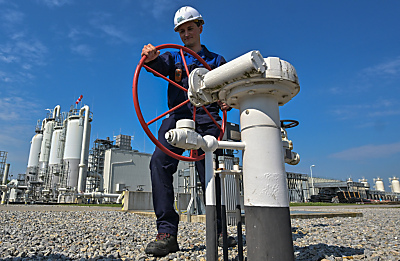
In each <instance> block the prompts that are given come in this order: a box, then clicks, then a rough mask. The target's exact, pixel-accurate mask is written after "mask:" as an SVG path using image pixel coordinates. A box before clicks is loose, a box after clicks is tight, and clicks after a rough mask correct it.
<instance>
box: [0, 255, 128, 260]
mask: <svg viewBox="0 0 400 261" xmlns="http://www.w3.org/2000/svg"><path fill="white" fill-rule="evenodd" d="M28 260H29V261H31V260H53V261H55V260H82V261H84V260H107V261H122V260H132V259H126V258H124V259H122V258H121V257H120V256H118V255H112V254H110V255H108V256H96V257H93V258H89V257H88V256H86V257H80V258H71V257H68V256H65V255H62V254H50V255H48V256H44V255H22V256H17V257H0V261H28ZM133 260H135V259H133Z"/></svg>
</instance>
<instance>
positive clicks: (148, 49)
mask: <svg viewBox="0 0 400 261" xmlns="http://www.w3.org/2000/svg"><path fill="white" fill-rule="evenodd" d="M143 55H145V56H147V58H146V60H144V62H145V63H148V62H151V61H153V60H154V59H156V58H157V57H158V56H159V55H160V51H158V50H157V49H156V48H155V47H154V46H153V45H152V44H148V45H145V46H144V47H143V49H142V56H143Z"/></svg>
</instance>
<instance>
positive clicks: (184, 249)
mask: <svg viewBox="0 0 400 261" xmlns="http://www.w3.org/2000/svg"><path fill="white" fill-rule="evenodd" d="M205 249H206V246H205V245H200V246H194V247H192V248H182V247H181V248H180V250H179V251H181V252H191V251H201V250H205Z"/></svg>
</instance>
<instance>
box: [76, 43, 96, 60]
mask: <svg viewBox="0 0 400 261" xmlns="http://www.w3.org/2000/svg"><path fill="white" fill-rule="evenodd" d="M71 50H72V52H73V53H76V54H79V55H82V56H85V57H90V56H91V55H92V54H93V49H92V48H91V47H90V46H89V45H86V44H79V45H74V46H72V47H71Z"/></svg>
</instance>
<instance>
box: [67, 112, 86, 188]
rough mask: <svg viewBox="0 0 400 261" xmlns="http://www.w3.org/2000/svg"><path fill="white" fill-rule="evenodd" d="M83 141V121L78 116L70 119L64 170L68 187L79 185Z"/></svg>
mask: <svg viewBox="0 0 400 261" xmlns="http://www.w3.org/2000/svg"><path fill="white" fill-rule="evenodd" d="M82 140H83V121H82V120H80V118H79V116H78V115H73V116H70V117H69V118H68V124H67V134H66V137H65V148H64V169H65V170H66V171H67V186H68V187H73V188H76V186H77V185H78V174H79V161H80V158H81V150H82Z"/></svg>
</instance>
